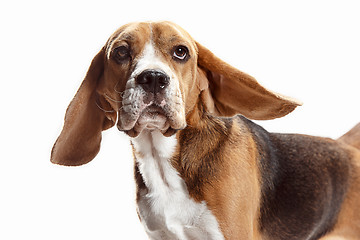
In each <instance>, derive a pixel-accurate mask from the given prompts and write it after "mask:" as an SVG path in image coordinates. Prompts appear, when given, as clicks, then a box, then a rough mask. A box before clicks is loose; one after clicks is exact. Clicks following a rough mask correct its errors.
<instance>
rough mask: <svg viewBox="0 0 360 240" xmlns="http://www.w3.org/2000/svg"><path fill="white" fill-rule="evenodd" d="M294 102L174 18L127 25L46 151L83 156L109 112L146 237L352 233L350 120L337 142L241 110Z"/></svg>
mask: <svg viewBox="0 0 360 240" xmlns="http://www.w3.org/2000/svg"><path fill="white" fill-rule="evenodd" d="M299 105H300V103H299V102H297V101H296V100H294V99H291V98H288V97H285V96H282V95H280V94H277V93H274V92H271V91H269V90H267V89H265V88H264V87H262V86H261V85H260V84H258V83H257V81H256V80H255V79H254V78H252V77H251V76H249V75H247V74H245V73H243V72H241V71H239V70H237V69H235V68H233V67H231V66H230V65H228V64H226V63H224V62H223V61H221V60H220V59H218V58H217V57H216V56H214V55H213V54H212V53H211V52H210V51H209V50H207V49H206V48H204V47H203V46H202V45H200V44H199V43H197V42H195V41H194V40H193V39H192V38H191V37H190V36H189V34H188V33H186V32H185V31H184V30H182V29H181V28H180V27H179V26H177V25H175V24H173V23H169V22H148V23H132V24H128V25H125V26H123V27H121V28H120V29H119V30H117V31H116V32H115V33H114V34H113V35H112V36H111V37H110V39H109V40H108V42H107V43H106V45H105V46H104V48H103V49H102V50H101V51H100V52H99V54H97V56H96V57H95V58H94V60H93V62H92V64H91V66H90V69H89V71H88V74H87V76H86V78H85V80H84V81H83V83H82V85H81V87H80V89H79V91H78V92H77V94H76V96H75V97H74V99H73V101H72V102H71V104H70V105H69V108H68V110H67V113H66V116H65V124H64V128H63V131H62V133H61V134H60V136H59V138H58V139H57V141H56V143H55V145H54V148H53V151H52V158H51V160H52V162H54V163H57V164H62V165H81V164H84V163H87V162H89V161H91V160H92V159H93V158H94V157H95V156H96V154H97V152H98V151H99V148H100V141H101V131H102V130H105V129H108V128H110V127H112V126H113V125H115V123H116V120H117V118H118V121H117V127H118V129H119V130H121V131H123V132H125V133H126V134H128V135H129V136H130V137H131V144H132V147H133V153H134V158H135V179H136V183H137V204H138V214H139V217H140V220H141V221H142V223H143V225H144V227H145V230H146V231H147V233H148V235H149V237H150V238H151V239H319V238H321V239H360V201H359V200H360V179H359V178H360V151H359V149H360V145H359V144H358V143H359V141H358V139H357V138H358V137H359V134H360V129H359V127H355V128H354V129H353V130H352V131H350V132H349V133H348V134H346V135H344V136H343V137H342V138H340V139H339V140H337V141H335V140H331V139H324V138H317V137H311V136H304V135H289V134H274V133H268V132H267V131H265V130H264V129H263V128H261V127H260V126H258V125H256V124H254V123H253V122H251V121H250V120H248V119H247V118H250V119H273V118H277V117H282V116H284V115H286V114H288V113H289V112H291V111H293V110H294V109H295V108H296V107H297V106H299ZM236 114H242V115H244V116H246V117H247V118H245V117H242V116H240V115H237V116H236Z"/></svg>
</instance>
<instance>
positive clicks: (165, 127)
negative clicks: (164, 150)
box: [118, 106, 178, 137]
mask: <svg viewBox="0 0 360 240" xmlns="http://www.w3.org/2000/svg"><path fill="white" fill-rule="evenodd" d="M171 122H173V121H171V120H170V119H169V118H168V117H167V116H166V114H165V112H164V111H163V109H162V108H160V107H157V106H150V107H148V108H146V109H145V110H144V111H143V112H142V113H141V114H140V115H139V116H138V118H137V119H136V120H135V121H134V122H133V123H132V124H129V125H131V127H130V129H129V128H128V129H122V128H121V127H120V126H118V128H119V130H120V131H124V132H125V133H126V134H127V135H129V136H130V137H137V136H138V135H139V134H140V133H141V132H142V131H144V130H148V131H156V130H157V131H160V132H161V133H162V134H163V135H164V136H166V137H170V136H172V135H174V134H175V133H176V132H177V131H178V129H175V128H173V127H172V126H171Z"/></svg>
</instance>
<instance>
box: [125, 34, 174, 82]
mask: <svg viewBox="0 0 360 240" xmlns="http://www.w3.org/2000/svg"><path fill="white" fill-rule="evenodd" d="M148 69H153V70H162V71H163V72H165V73H166V74H167V75H168V76H169V77H170V78H173V77H174V74H173V72H172V71H171V69H170V67H169V65H168V64H167V63H166V62H164V61H163V60H162V59H161V57H160V56H159V55H158V53H157V52H156V49H155V46H154V43H153V41H151V40H150V41H149V42H148V43H146V45H145V47H144V49H143V51H142V53H141V55H140V58H139V60H138V62H137V64H136V67H135V70H134V72H133V73H132V74H131V77H136V76H138V75H139V74H140V73H142V72H143V71H145V70H148Z"/></svg>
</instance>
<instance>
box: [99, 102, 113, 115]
mask: <svg viewBox="0 0 360 240" xmlns="http://www.w3.org/2000/svg"><path fill="white" fill-rule="evenodd" d="M95 104H96V106H98V108H99V109H100V110H102V111H104V112H106V113H110V112H115V110H106V109H103V108H102V107H101V106H100V105H99V104H98V102H97V100H95Z"/></svg>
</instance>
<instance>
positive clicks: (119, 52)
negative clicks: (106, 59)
mask: <svg viewBox="0 0 360 240" xmlns="http://www.w3.org/2000/svg"><path fill="white" fill-rule="evenodd" d="M112 57H113V59H114V60H115V61H116V62H117V63H123V62H124V61H126V60H128V59H129V58H130V49H129V47H128V46H119V47H116V48H115V49H114V50H113V51H112Z"/></svg>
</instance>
